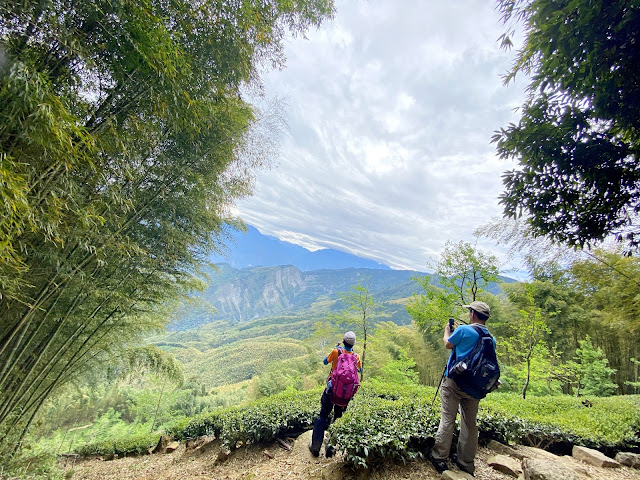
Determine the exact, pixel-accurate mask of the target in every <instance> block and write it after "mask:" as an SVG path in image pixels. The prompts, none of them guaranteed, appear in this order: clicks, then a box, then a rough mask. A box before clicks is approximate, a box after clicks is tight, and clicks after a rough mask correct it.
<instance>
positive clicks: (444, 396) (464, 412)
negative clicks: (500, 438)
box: [432, 377, 480, 472]
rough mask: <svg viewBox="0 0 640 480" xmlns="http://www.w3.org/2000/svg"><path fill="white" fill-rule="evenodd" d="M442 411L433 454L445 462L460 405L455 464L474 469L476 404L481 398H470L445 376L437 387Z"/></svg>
mask: <svg viewBox="0 0 640 480" xmlns="http://www.w3.org/2000/svg"><path fill="white" fill-rule="evenodd" d="M440 402H441V414H440V425H439V426H438V433H436V444H435V445H434V447H433V450H432V454H433V457H434V458H435V459H436V460H444V461H446V460H447V458H448V457H449V451H450V450H451V440H452V439H453V431H454V429H455V427H456V415H457V413H458V407H459V408H460V435H459V437H458V449H457V454H458V463H460V464H461V465H462V466H463V467H465V468H466V469H468V470H469V471H471V472H473V471H474V470H475V466H474V463H473V462H474V458H475V456H476V450H477V449H478V426H477V424H476V419H477V417H478V405H479V403H480V400H478V399H477V398H473V397H471V396H469V395H467V394H466V393H464V392H463V391H462V390H460V389H459V388H458V385H456V382H455V381H453V380H452V379H450V378H447V377H445V378H444V380H443V381H442V386H441V387H440Z"/></svg>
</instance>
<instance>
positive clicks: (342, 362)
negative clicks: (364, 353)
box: [329, 349, 360, 407]
mask: <svg viewBox="0 0 640 480" xmlns="http://www.w3.org/2000/svg"><path fill="white" fill-rule="evenodd" d="M329 378H330V379H331V401H332V402H333V403H334V404H336V405H340V406H341V407H346V406H347V404H348V403H349V400H351V397H353V395H354V394H355V393H356V392H357V391H358V387H359V386H360V378H359V376H358V356H357V355H356V354H355V353H342V351H341V349H338V361H337V363H336V368H334V369H333V372H331V375H330V377H329Z"/></svg>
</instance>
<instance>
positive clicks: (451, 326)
mask: <svg viewBox="0 0 640 480" xmlns="http://www.w3.org/2000/svg"><path fill="white" fill-rule="evenodd" d="M453 322H454V320H453V318H450V319H449V331H450V332H453ZM447 363H449V362H447ZM447 363H445V364H444V370H442V376H441V377H440V381H439V382H438V388H436V393H435V395H434V396H433V400H431V406H432V407H433V405H434V404H435V403H436V397H437V396H438V391H439V390H440V385H441V384H442V380H443V379H444V374H445V373H447Z"/></svg>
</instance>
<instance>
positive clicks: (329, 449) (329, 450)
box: [324, 445, 336, 458]
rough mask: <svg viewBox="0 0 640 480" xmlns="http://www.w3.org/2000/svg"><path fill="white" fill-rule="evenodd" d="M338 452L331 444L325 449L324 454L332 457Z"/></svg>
mask: <svg viewBox="0 0 640 480" xmlns="http://www.w3.org/2000/svg"><path fill="white" fill-rule="evenodd" d="M335 454H336V449H335V448H333V446H331V445H329V446H328V447H325V449H324V456H325V457H327V458H331V457H333V456H334V455H335Z"/></svg>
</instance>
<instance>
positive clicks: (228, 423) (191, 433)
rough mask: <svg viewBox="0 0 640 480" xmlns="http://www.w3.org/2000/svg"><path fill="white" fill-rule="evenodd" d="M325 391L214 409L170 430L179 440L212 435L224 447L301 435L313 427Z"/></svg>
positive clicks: (315, 390) (283, 396)
mask: <svg viewBox="0 0 640 480" xmlns="http://www.w3.org/2000/svg"><path fill="white" fill-rule="evenodd" d="M321 394H322V388H316V389H313V390H308V391H305V392H296V391H292V390H289V391H285V392H283V393H280V394H278V395H274V396H272V397H268V398H265V399H262V400H258V401H256V402H253V403H251V404H249V405H247V406H243V407H230V408H222V409H219V410H215V411H214V412H211V413H208V414H204V415H200V416H198V417H194V418H192V419H188V420H185V421H182V422H180V423H178V424H176V425H174V426H173V427H171V428H169V429H168V430H167V434H169V435H171V436H173V437H174V438H176V439H178V440H184V439H186V438H195V437H199V436H202V435H212V436H215V437H216V438H219V439H221V440H222V443H223V445H225V446H226V447H228V448H234V447H235V446H236V445H237V444H238V443H243V444H247V443H255V442H261V441H267V440H272V439H273V438H275V437H277V436H282V435H286V434H288V433H293V432H296V433H300V432H302V431H304V430H308V429H310V428H311V427H312V426H313V422H314V420H315V418H316V416H317V415H318V412H319V409H320V395H321Z"/></svg>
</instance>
